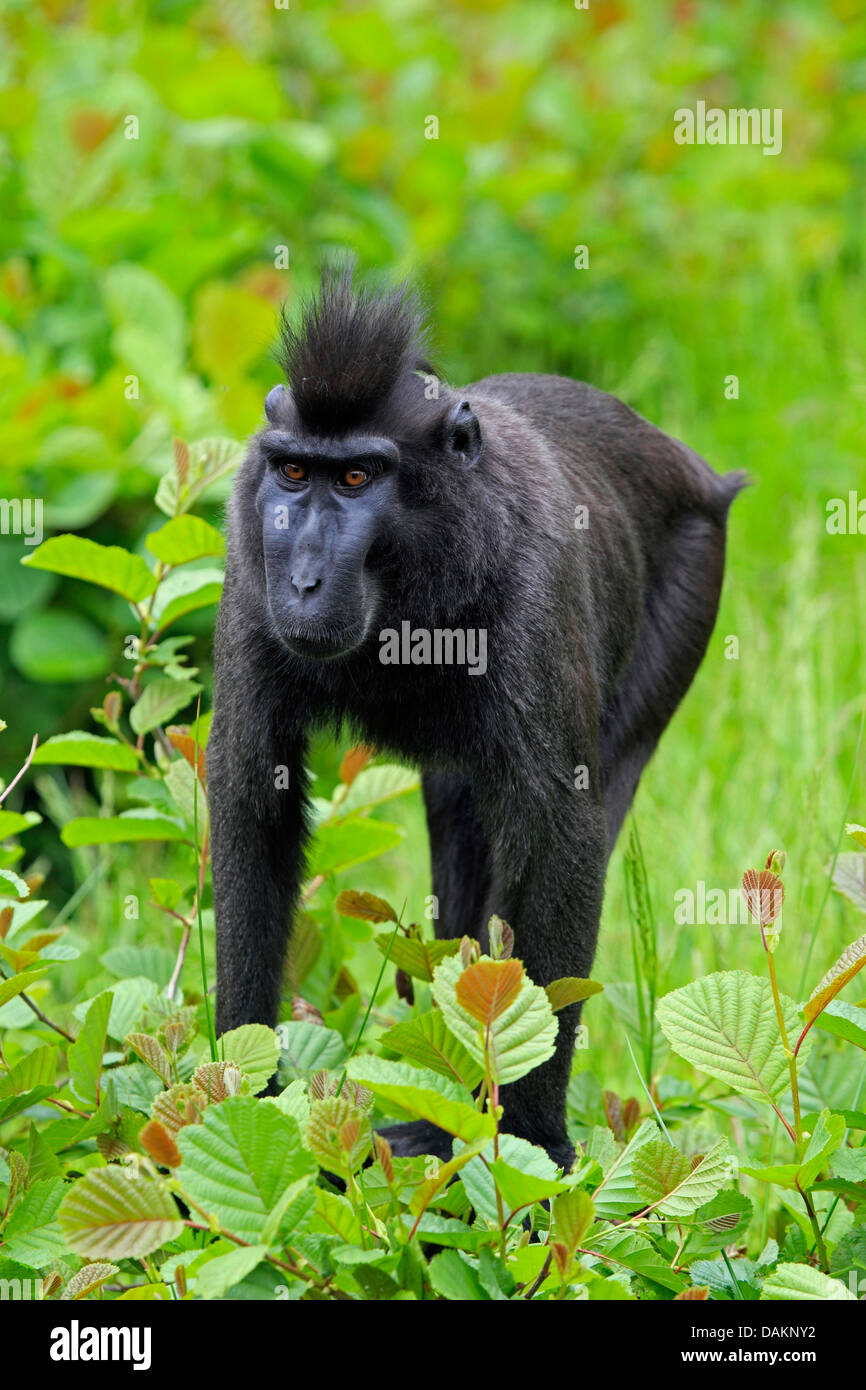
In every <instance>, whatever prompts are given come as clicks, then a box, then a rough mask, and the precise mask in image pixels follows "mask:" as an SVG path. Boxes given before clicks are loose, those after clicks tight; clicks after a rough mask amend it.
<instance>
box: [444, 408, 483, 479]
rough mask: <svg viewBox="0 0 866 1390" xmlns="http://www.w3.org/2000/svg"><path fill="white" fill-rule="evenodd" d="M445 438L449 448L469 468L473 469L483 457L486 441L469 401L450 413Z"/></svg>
mask: <svg viewBox="0 0 866 1390" xmlns="http://www.w3.org/2000/svg"><path fill="white" fill-rule="evenodd" d="M445 437H446V442H447V445H448V448H450V449H452V450H453V451H454V453H455V454H459V456H460V457H461V458H462V460H463V462H464V463H465V464H466V465H467V467H468V468H473V467H474V466H475V464H476V463H477V462H478V460H479V459H480V457H481V450H482V448H483V447H484V441H483V440H482V438H481V426H480V425H479V423H478V417H477V415H476V414H475V411H474V410H473V409H472V407H471V406H470V404H469V402H468V401H461V402H460V404H459V405H455V406H454V408H453V409H452V410H451V411H450V412H449V415H448V420H447V423H446V436H445Z"/></svg>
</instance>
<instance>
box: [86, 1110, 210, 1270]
mask: <svg viewBox="0 0 866 1390" xmlns="http://www.w3.org/2000/svg"><path fill="white" fill-rule="evenodd" d="M193 1127H194V1128H197V1126H193ZM60 1225H61V1228H62V1230H63V1233H64V1235H65V1236H66V1240H67V1243H68V1244H69V1246H70V1248H71V1249H72V1250H74V1251H75V1252H76V1253H77V1254H79V1255H83V1256H85V1258H87V1259H92V1260H133V1259H141V1258H142V1256H144V1255H149V1254H150V1253H151V1251H153V1250H157V1249H158V1248H159V1247H160V1245H165V1244H166V1243H167V1242H168V1241H170V1240H176V1239H177V1238H178V1236H179V1235H180V1234H181V1232H182V1231H183V1222H182V1221H181V1220H180V1219H179V1217H178V1210H177V1207H176V1206H175V1204H174V1200H173V1198H172V1196H171V1193H170V1192H169V1191H168V1189H167V1188H166V1187H165V1186H164V1185H163V1183H162V1182H160V1181H157V1180H156V1179H154V1178H145V1177H143V1176H139V1175H135V1174H133V1173H132V1172H131V1171H129V1170H128V1169H125V1168H119V1167H117V1166H116V1165H114V1164H112V1165H110V1166H109V1167H107V1168H91V1169H89V1171H88V1172H87V1173H85V1174H84V1177H83V1178H79V1179H78V1181H77V1182H76V1183H75V1184H74V1186H73V1187H72V1188H70V1189H69V1191H68V1192H67V1194H66V1196H65V1197H64V1199H63V1202H62V1203H61V1206H60Z"/></svg>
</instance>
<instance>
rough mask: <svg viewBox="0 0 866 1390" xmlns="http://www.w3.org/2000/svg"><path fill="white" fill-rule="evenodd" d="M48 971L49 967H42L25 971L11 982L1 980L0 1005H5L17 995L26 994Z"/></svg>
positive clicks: (14, 976)
mask: <svg viewBox="0 0 866 1390" xmlns="http://www.w3.org/2000/svg"><path fill="white" fill-rule="evenodd" d="M47 969H48V967H47V966H45V965H40V966H37V967H36V968H35V969H34V970H24V971H22V973H21V974H20V975H13V976H12V978H11V979H9V980H0V1004H5V1003H6V1001H7V999H14V997H15V995H16V994H23V993H25V991H26V990H28V989H29V988H30V986H31V985H32V984H35V983H36V981H37V980H38V979H39V978H40V976H42V975H44V974H45V971H46V970H47Z"/></svg>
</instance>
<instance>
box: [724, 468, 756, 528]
mask: <svg viewBox="0 0 866 1390" xmlns="http://www.w3.org/2000/svg"><path fill="white" fill-rule="evenodd" d="M751 485H752V479H751V478H750V477H749V475H748V473H746V471H745V470H744V469H742V468H738V469H737V470H736V471H735V472H734V473H725V474H724V476H723V477H721V478H719V479H718V489H717V492H716V497H717V506H718V510H719V514H720V515H721V516H723V517H724V516H727V514H728V508H729V507H730V505H731V503H732V502H733V500H734V498H735V497H737V496H738V494H739V493H741V492H742V491H743V489H744V488H747V487H751Z"/></svg>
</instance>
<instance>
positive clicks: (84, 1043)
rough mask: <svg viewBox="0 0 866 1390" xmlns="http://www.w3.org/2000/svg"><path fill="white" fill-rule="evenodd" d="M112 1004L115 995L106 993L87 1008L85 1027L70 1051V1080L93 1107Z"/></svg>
mask: <svg viewBox="0 0 866 1390" xmlns="http://www.w3.org/2000/svg"><path fill="white" fill-rule="evenodd" d="M111 1004H112V998H111V995H110V994H109V993H107V992H106V993H105V994H100V995H98V996H97V997H96V999H94V1001H93V1003H92V1004H91V1005H90V1008H89V1009H88V1010H87V1017H86V1019H85V1020H84V1027H83V1028H82V1029H81V1032H80V1033H79V1034H78V1037H77V1038H76V1039H75V1042H74V1043H73V1044H72V1046H71V1047H70V1049H69V1052H68V1054H67V1061H68V1064H69V1079H70V1081H71V1082H72V1085H73V1088H74V1090H75V1094H76V1095H77V1096H79V1097H80V1098H81V1100H82V1101H83V1102H84V1104H85V1105H91V1106H94V1107H95V1106H96V1105H98V1103H99V1078H100V1076H101V1075H102V1054H103V1052H104V1051H105V1038H106V1034H107V1032H108V1016H109V1014H110V1013H111Z"/></svg>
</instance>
